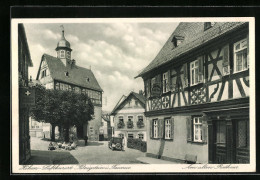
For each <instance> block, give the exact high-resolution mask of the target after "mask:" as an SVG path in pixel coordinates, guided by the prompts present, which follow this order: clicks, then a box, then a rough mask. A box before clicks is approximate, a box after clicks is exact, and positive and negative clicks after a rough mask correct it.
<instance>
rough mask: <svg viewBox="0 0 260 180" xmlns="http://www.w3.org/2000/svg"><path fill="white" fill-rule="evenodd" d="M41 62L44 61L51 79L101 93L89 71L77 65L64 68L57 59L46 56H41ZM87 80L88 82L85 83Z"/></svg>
mask: <svg viewBox="0 0 260 180" xmlns="http://www.w3.org/2000/svg"><path fill="white" fill-rule="evenodd" d="M43 60H46V63H47V65H48V68H49V71H50V76H51V77H52V78H53V79H55V80H59V81H63V82H66V83H70V84H74V85H78V86H81V87H84V88H88V89H93V90H97V91H103V90H102V89H101V87H100V86H99V84H98V82H97V80H96V78H95V76H94V74H93V72H92V71H91V70H90V69H86V68H83V67H80V66H77V65H72V66H71V65H69V66H65V65H64V64H63V63H62V61H61V60H60V59H59V58H56V57H53V56H50V55H48V54H44V55H43V56H42V61H43ZM42 61H41V63H42ZM40 67H41V64H40ZM40 67H39V70H38V74H37V78H36V79H37V80H38V79H39V73H40ZM66 72H68V73H69V76H68V77H67V76H66V75H65V73H66ZM88 78H89V81H87V79H88Z"/></svg>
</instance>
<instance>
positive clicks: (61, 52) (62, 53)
mask: <svg viewBox="0 0 260 180" xmlns="http://www.w3.org/2000/svg"><path fill="white" fill-rule="evenodd" d="M60 58H65V51H64V50H61V51H60Z"/></svg>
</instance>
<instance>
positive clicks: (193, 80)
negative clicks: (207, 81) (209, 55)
mask: <svg viewBox="0 0 260 180" xmlns="http://www.w3.org/2000/svg"><path fill="white" fill-rule="evenodd" d="M202 80H203V59H202V57H199V58H198V59H197V60H195V61H192V62H191V63H190V84H191V86H192V85H196V84H198V83H200V82H202Z"/></svg>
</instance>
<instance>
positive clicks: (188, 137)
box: [186, 117, 192, 141]
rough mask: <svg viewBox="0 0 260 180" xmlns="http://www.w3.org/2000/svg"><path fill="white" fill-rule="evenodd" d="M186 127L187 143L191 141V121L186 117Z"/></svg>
mask: <svg viewBox="0 0 260 180" xmlns="http://www.w3.org/2000/svg"><path fill="white" fill-rule="evenodd" d="M186 126H187V141H192V119H191V118H190V117H188V118H187V119H186Z"/></svg>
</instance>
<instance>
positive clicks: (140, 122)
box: [136, 120, 144, 128]
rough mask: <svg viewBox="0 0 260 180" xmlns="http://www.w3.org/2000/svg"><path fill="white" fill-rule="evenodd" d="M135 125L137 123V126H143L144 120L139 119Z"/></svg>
mask: <svg viewBox="0 0 260 180" xmlns="http://www.w3.org/2000/svg"><path fill="white" fill-rule="evenodd" d="M136 125H137V127H138V128H143V127H144V122H143V121H140V120H139V121H137V123H136Z"/></svg>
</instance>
